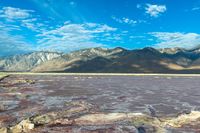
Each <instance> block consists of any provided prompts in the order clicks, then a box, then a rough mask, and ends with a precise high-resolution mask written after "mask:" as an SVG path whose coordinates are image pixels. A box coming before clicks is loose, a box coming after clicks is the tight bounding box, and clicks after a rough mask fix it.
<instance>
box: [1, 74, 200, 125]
mask: <svg viewBox="0 0 200 133" xmlns="http://www.w3.org/2000/svg"><path fill="white" fill-rule="evenodd" d="M199 81H200V77H174V76H173V77H167V76H55V75H54V76H50V75H48V76H38V75H37V76H36V75H34V76H31V75H11V76H9V77H7V78H5V79H3V80H1V82H0V127H1V126H8V125H12V124H13V125H14V124H16V123H17V122H20V121H22V120H23V119H25V118H27V117H30V116H34V115H36V114H44V113H48V112H52V111H61V110H65V109H67V107H68V106H67V104H68V103H69V102H73V101H84V102H87V103H90V104H92V105H94V106H95V109H94V110H98V111H99V112H106V113H119V112H123V113H124V112H125V113H130V112H135V113H137V112H142V113H144V114H150V115H152V110H153V111H155V113H154V114H153V115H156V116H157V117H168V116H170V117H171V116H177V114H179V113H182V112H185V111H186V112H187V111H190V110H199V109H200V82H199Z"/></svg>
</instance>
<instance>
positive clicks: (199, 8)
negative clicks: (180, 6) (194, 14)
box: [192, 7, 200, 11]
mask: <svg viewBox="0 0 200 133" xmlns="http://www.w3.org/2000/svg"><path fill="white" fill-rule="evenodd" d="M199 10H200V7H194V8H192V11H199Z"/></svg>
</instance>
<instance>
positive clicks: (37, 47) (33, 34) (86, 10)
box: [0, 0, 200, 56]
mask: <svg viewBox="0 0 200 133" xmlns="http://www.w3.org/2000/svg"><path fill="white" fill-rule="evenodd" d="M199 24H200V0H0V56H7V55H13V54H22V53H27V52H32V51H57V52H70V51H74V50H79V49H84V48H90V47H105V48H114V47H123V48H127V49H138V48H144V47H155V48H172V47H182V48H187V49H190V48H194V47H198V46H199V44H200V27H199Z"/></svg>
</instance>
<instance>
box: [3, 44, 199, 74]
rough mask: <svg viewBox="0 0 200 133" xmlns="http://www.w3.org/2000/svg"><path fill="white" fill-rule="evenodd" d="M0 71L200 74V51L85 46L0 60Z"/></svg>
mask: <svg viewBox="0 0 200 133" xmlns="http://www.w3.org/2000/svg"><path fill="white" fill-rule="evenodd" d="M0 69H1V71H33V72H110V73H124V72H126V73H129V72H130V73H200V50H199V49H195V50H185V49H180V48H167V49H154V48H144V49H139V50H126V49H123V48H115V49H104V48H91V49H84V50H79V51H75V52H71V53H69V54H60V53H53V52H35V53H31V54H26V55H17V56H13V57H7V58H3V59H1V60H0Z"/></svg>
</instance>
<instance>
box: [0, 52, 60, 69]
mask: <svg viewBox="0 0 200 133" xmlns="http://www.w3.org/2000/svg"><path fill="white" fill-rule="evenodd" d="M60 56H62V54H61V53H56V52H33V53H30V54H25V55H16V56H12V57H7V58H3V59H0V70H1V71H31V70H32V69H33V68H34V67H36V66H38V65H40V64H42V63H44V62H46V61H48V60H52V59H54V58H57V57H60Z"/></svg>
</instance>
